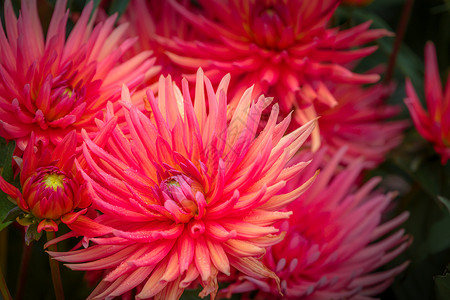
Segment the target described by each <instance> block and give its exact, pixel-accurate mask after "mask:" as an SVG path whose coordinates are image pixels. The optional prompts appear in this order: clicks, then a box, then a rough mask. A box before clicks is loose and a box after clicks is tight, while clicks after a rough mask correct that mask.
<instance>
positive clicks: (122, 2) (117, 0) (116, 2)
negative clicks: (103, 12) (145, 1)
mask: <svg viewBox="0 0 450 300" xmlns="http://www.w3.org/2000/svg"><path fill="white" fill-rule="evenodd" d="M129 2H130V1H129V0H113V1H112V3H111V5H110V6H109V9H108V14H109V15H112V14H115V13H117V14H118V16H117V19H119V18H120V16H121V15H122V14H123V13H124V12H125V9H126V8H127V6H128V3H129Z"/></svg>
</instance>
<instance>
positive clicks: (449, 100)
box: [405, 42, 450, 164]
mask: <svg viewBox="0 0 450 300" xmlns="http://www.w3.org/2000/svg"><path fill="white" fill-rule="evenodd" d="M449 74H450V73H449ZM406 94H407V96H408V97H407V98H406V99H405V103H406V105H407V106H408V109H409V112H410V114H411V117H412V119H413V121H414V125H415V126H416V129H417V131H418V132H419V133H420V134H421V135H422V136H423V137H424V138H425V139H427V140H428V141H430V142H431V143H433V145H434V149H435V150H436V152H437V153H439V154H440V155H441V158H442V164H445V163H446V162H447V160H448V159H449V158H450V76H448V79H447V84H446V86H445V91H444V90H443V89H442V85H441V78H440V77H439V68H438V62H437V58H436V50H435V48H434V44H433V43H432V42H428V43H427V45H426V46H425V100H426V106H427V108H428V112H427V111H425V110H424V109H423V108H422V105H421V104H420V100H419V97H418V96H417V94H416V92H415V91H414V88H413V86H412V84H411V81H410V80H409V79H406Z"/></svg>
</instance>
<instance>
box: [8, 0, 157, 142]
mask: <svg viewBox="0 0 450 300" xmlns="http://www.w3.org/2000/svg"><path fill="white" fill-rule="evenodd" d="M92 7H93V3H92V2H90V3H89V4H87V5H86V7H85V8H84V10H83V12H82V14H81V16H80V18H79V19H78V20H77V22H76V24H75V26H74V28H73V29H72V31H71V32H70V34H69V36H68V38H67V40H66V31H65V28H66V24H67V18H68V16H69V11H66V1H65V0H58V1H56V6H55V10H54V12H53V16H52V19H51V22H50V25H49V27H48V31H47V32H46V34H45V37H46V38H45V39H44V32H43V31H42V27H41V23H40V20H39V16H38V10H37V7H36V1H35V0H30V1H22V7H21V11H20V14H19V18H18V19H17V18H16V15H15V13H14V10H13V8H12V5H11V1H10V0H6V1H5V6H4V12H5V30H4V29H3V27H2V25H1V24H0V136H2V137H4V138H6V139H14V140H16V143H17V146H18V148H19V149H21V150H23V149H25V146H26V142H27V141H28V139H29V136H30V134H31V132H32V131H33V132H34V133H35V135H36V138H37V140H40V141H42V142H43V144H44V145H47V144H49V143H50V144H53V145H56V144H57V143H58V142H59V141H60V140H62V138H63V137H64V136H65V135H66V134H67V133H69V132H70V131H71V130H73V129H76V130H77V131H78V133H79V132H80V130H81V128H85V129H86V130H87V131H90V130H91V129H95V125H94V123H93V117H94V116H95V115H96V114H97V113H98V112H99V110H101V109H102V108H104V107H105V105H106V102H107V101H114V100H117V98H118V97H117V95H118V94H120V88H121V85H122V84H124V83H126V84H128V85H129V87H130V88H134V87H135V86H136V85H137V84H139V83H140V82H141V80H142V78H143V75H142V74H143V73H144V71H146V70H147V69H148V68H150V67H151V65H152V61H150V60H149V59H148V56H149V53H148V52H143V53H141V54H138V55H136V56H135V57H133V58H132V59H130V60H127V61H126V62H123V63H122V64H118V61H119V59H120V58H121V57H122V55H123V53H124V52H125V51H126V50H127V49H128V48H130V46H131V45H132V44H133V42H134V40H133V39H127V40H125V41H122V40H123V36H124V33H125V30H126V28H127V25H121V26H119V27H118V28H116V29H114V22H115V20H116V16H112V17H110V18H108V19H107V20H106V21H105V22H104V23H99V24H98V25H96V26H95V28H93V19H94V17H92V18H91V20H89V16H90V15H91V12H92ZM80 140H81V136H80Z"/></svg>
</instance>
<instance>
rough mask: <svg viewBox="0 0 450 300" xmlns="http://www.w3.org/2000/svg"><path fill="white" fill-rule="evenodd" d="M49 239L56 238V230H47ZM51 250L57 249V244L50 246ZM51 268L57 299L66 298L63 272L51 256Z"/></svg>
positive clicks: (62, 299)
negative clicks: (62, 279) (62, 278)
mask: <svg viewBox="0 0 450 300" xmlns="http://www.w3.org/2000/svg"><path fill="white" fill-rule="evenodd" d="M45 233H46V234H47V241H50V240H52V239H54V238H55V232H54V231H46V232H45ZM49 249H50V251H56V250H57V249H56V245H55V244H53V245H51V246H49ZM49 261H50V269H51V271H52V280H53V288H54V290H55V296H56V300H64V290H63V286H62V282H61V273H60V271H59V262H57V261H56V260H54V259H52V258H51V257H49Z"/></svg>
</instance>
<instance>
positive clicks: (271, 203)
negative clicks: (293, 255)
mask: <svg viewBox="0 0 450 300" xmlns="http://www.w3.org/2000/svg"><path fill="white" fill-rule="evenodd" d="M229 80H230V77H229V76H225V77H224V78H223V79H222V81H221V82H220V84H219V86H218V88H217V90H216V91H214V89H213V87H212V84H211V82H210V81H209V79H208V78H207V77H206V76H204V74H203V72H202V70H201V69H200V70H199V71H198V72H197V79H196V85H195V97H194V104H192V100H191V96H190V92H189V86H188V82H187V80H183V81H182V85H181V90H180V89H179V88H178V87H177V86H176V85H175V84H174V83H173V82H172V80H171V78H170V77H166V78H164V77H161V78H160V80H159V89H158V99H155V97H154V96H153V93H152V92H151V91H150V90H149V91H148V92H147V99H145V101H147V102H148V106H149V107H150V110H149V112H148V113H147V114H146V113H144V112H141V111H139V110H138V109H137V108H136V107H135V106H133V105H131V101H130V95H129V93H128V90H127V89H126V88H124V89H123V91H122V101H121V104H122V110H123V111H124V112H123V113H124V115H125V118H126V123H127V124H126V125H125V126H124V125H123V124H119V125H118V124H117V117H116V116H115V115H114V112H113V109H112V107H111V105H109V107H108V110H107V113H106V115H105V118H104V120H103V121H97V124H98V126H99V133H98V135H97V136H96V137H95V138H94V139H90V138H89V136H88V135H87V134H86V132H84V131H83V133H82V134H83V138H84V144H83V146H82V148H83V154H84V159H85V161H86V168H83V167H81V164H80V171H81V172H82V174H83V176H84V178H85V180H86V181H87V184H88V189H89V194H90V195H91V196H92V197H93V198H92V199H93V207H94V208H96V209H98V210H99V211H100V212H101V213H102V215H100V216H99V217H97V218H95V219H89V218H87V217H85V216H80V217H79V218H78V219H77V221H76V222H74V223H72V224H70V227H71V229H72V230H73V232H71V233H69V234H68V235H66V236H63V237H62V238H60V239H64V238H67V237H70V236H83V237H84V244H85V245H86V244H87V242H90V243H91V245H90V246H89V247H88V248H86V249H80V250H76V251H69V252H62V253H58V252H50V254H51V255H52V256H53V257H54V258H55V259H57V260H59V261H63V262H66V263H69V264H68V265H67V266H68V267H70V268H71V269H74V270H86V271H88V270H106V271H107V275H106V276H105V277H104V278H103V279H102V281H101V282H100V284H99V285H98V286H97V288H96V289H95V290H94V291H93V292H92V293H91V295H90V296H89V299H104V298H105V297H107V298H112V297H116V296H120V295H122V294H124V293H126V292H128V291H130V290H131V289H133V288H135V287H137V289H136V290H137V291H138V292H137V295H136V298H137V299H149V298H151V297H154V298H155V299H178V298H179V297H180V296H181V294H182V293H183V290H184V288H186V287H188V286H190V285H191V284H193V283H196V282H197V281H200V284H201V285H202V286H203V290H202V291H201V292H200V296H202V297H204V296H206V295H211V297H212V298H214V297H215V295H216V293H217V290H218V280H217V276H218V274H219V273H220V274H225V275H230V272H231V269H232V268H234V269H237V270H239V271H241V272H242V273H244V274H246V275H247V276H249V277H252V278H257V279H263V278H272V279H273V280H275V281H278V278H277V276H276V275H275V274H274V273H273V272H272V271H270V270H268V269H267V268H266V266H265V265H264V264H263V263H262V262H261V260H260V257H261V256H262V255H264V253H265V251H266V250H265V249H266V248H267V247H268V246H270V245H273V244H276V243H278V242H279V241H280V240H282V238H283V235H282V234H280V232H279V230H278V229H277V228H275V227H273V226H272V225H273V224H274V223H275V222H276V221H278V220H281V219H286V218H288V217H289V215H290V214H291V212H289V211H280V210H281V208H282V207H284V206H285V205H286V204H288V203H289V202H290V201H292V200H293V199H295V198H296V197H298V195H300V194H301V193H302V192H303V191H304V190H305V189H306V188H307V187H308V186H309V185H310V183H311V182H312V181H313V176H312V177H311V178H310V179H309V180H308V181H306V182H305V183H303V184H301V185H299V186H298V187H297V188H296V189H295V190H292V191H291V192H289V193H280V190H281V189H282V188H283V187H284V186H285V185H286V182H287V180H289V179H290V178H292V177H293V176H294V175H295V174H297V173H299V172H300V171H301V170H302V169H303V168H304V167H305V166H306V165H307V164H308V162H305V161H299V162H298V163H296V164H293V165H291V166H290V167H287V163H288V161H289V160H290V158H291V157H293V156H294V154H295V153H296V152H297V151H298V149H299V148H300V147H301V145H302V144H303V142H304V141H305V140H306V138H307V137H308V136H309V134H310V133H311V131H312V129H313V126H314V121H312V122H310V123H307V124H305V125H304V126H303V127H300V128H298V129H297V130H295V131H293V132H291V133H290V134H287V135H284V133H285V131H286V129H287V128H288V126H289V122H290V116H288V117H286V118H285V119H284V120H283V121H281V122H279V123H277V119H278V114H279V110H278V105H274V106H273V108H272V113H271V116H270V118H269V120H268V122H267V124H266V126H265V128H264V130H262V131H261V132H260V133H259V134H257V129H258V124H259V121H260V118H261V114H262V112H263V110H264V109H265V108H266V107H267V106H268V105H269V104H270V102H271V100H272V99H271V98H265V97H264V96H260V97H259V98H258V99H257V101H254V100H255V99H253V98H252V97H251V94H252V88H250V89H248V90H247V91H246V92H245V93H244V95H243V97H242V99H241V101H240V102H239V105H238V106H237V108H236V109H235V110H234V112H233V114H232V116H231V117H230V119H227V96H226V91H227V87H228V84H229ZM205 91H206V93H205ZM207 106H208V108H207ZM83 169H84V170H83ZM56 241H58V240H56ZM56 241H54V242H56Z"/></svg>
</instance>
